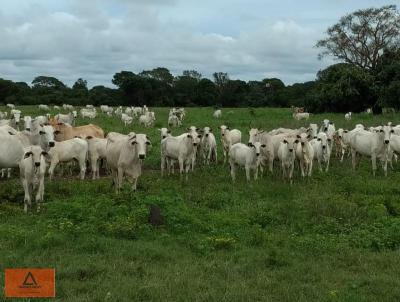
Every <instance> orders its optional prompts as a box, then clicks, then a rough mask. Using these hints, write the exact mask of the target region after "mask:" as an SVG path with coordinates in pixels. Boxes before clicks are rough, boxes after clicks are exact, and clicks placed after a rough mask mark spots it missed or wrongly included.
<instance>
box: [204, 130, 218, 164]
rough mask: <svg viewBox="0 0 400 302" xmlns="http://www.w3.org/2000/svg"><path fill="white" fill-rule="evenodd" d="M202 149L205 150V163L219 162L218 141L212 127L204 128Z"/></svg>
mask: <svg viewBox="0 0 400 302" xmlns="http://www.w3.org/2000/svg"><path fill="white" fill-rule="evenodd" d="M201 151H202V152H203V158H204V163H207V165H209V164H210V161H214V162H215V163H217V161H218V158H217V141H216V139H215V135H214V134H213V133H212V129H211V128H210V127H204V129H203V137H202V138H201Z"/></svg>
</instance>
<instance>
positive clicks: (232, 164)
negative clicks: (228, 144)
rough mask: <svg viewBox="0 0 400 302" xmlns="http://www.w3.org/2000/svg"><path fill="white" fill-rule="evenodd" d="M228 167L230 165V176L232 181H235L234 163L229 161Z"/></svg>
mask: <svg viewBox="0 0 400 302" xmlns="http://www.w3.org/2000/svg"><path fill="white" fill-rule="evenodd" d="M229 165H230V167H231V177H232V181H233V182H235V180H236V175H235V164H234V163H232V162H230V163H229Z"/></svg>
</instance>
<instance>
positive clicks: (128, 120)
mask: <svg viewBox="0 0 400 302" xmlns="http://www.w3.org/2000/svg"><path fill="white" fill-rule="evenodd" d="M121 120H122V122H123V123H124V125H125V127H126V126H127V125H130V124H132V122H133V117H131V116H129V115H128V114H126V113H122V114H121Z"/></svg>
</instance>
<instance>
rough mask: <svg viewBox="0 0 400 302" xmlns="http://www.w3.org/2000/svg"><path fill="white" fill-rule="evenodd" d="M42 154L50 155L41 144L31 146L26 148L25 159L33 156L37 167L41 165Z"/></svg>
mask: <svg viewBox="0 0 400 302" xmlns="http://www.w3.org/2000/svg"><path fill="white" fill-rule="evenodd" d="M42 156H45V157H48V156H49V155H48V153H47V152H45V151H43V150H42V148H41V147H39V146H30V147H28V148H26V149H25V153H24V159H27V158H31V159H32V162H33V165H34V166H35V167H40V164H41V160H42Z"/></svg>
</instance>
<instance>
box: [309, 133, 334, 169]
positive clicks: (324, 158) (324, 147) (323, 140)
mask: <svg viewBox="0 0 400 302" xmlns="http://www.w3.org/2000/svg"><path fill="white" fill-rule="evenodd" d="M310 143H311V146H312V147H313V149H314V159H316V160H317V161H318V166H319V170H320V171H321V172H322V166H323V165H324V164H325V172H328V170H329V162H330V158H331V147H330V146H329V142H328V136H327V135H326V134H325V133H324V132H320V133H318V136H317V138H314V139H313V140H311V141H310Z"/></svg>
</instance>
